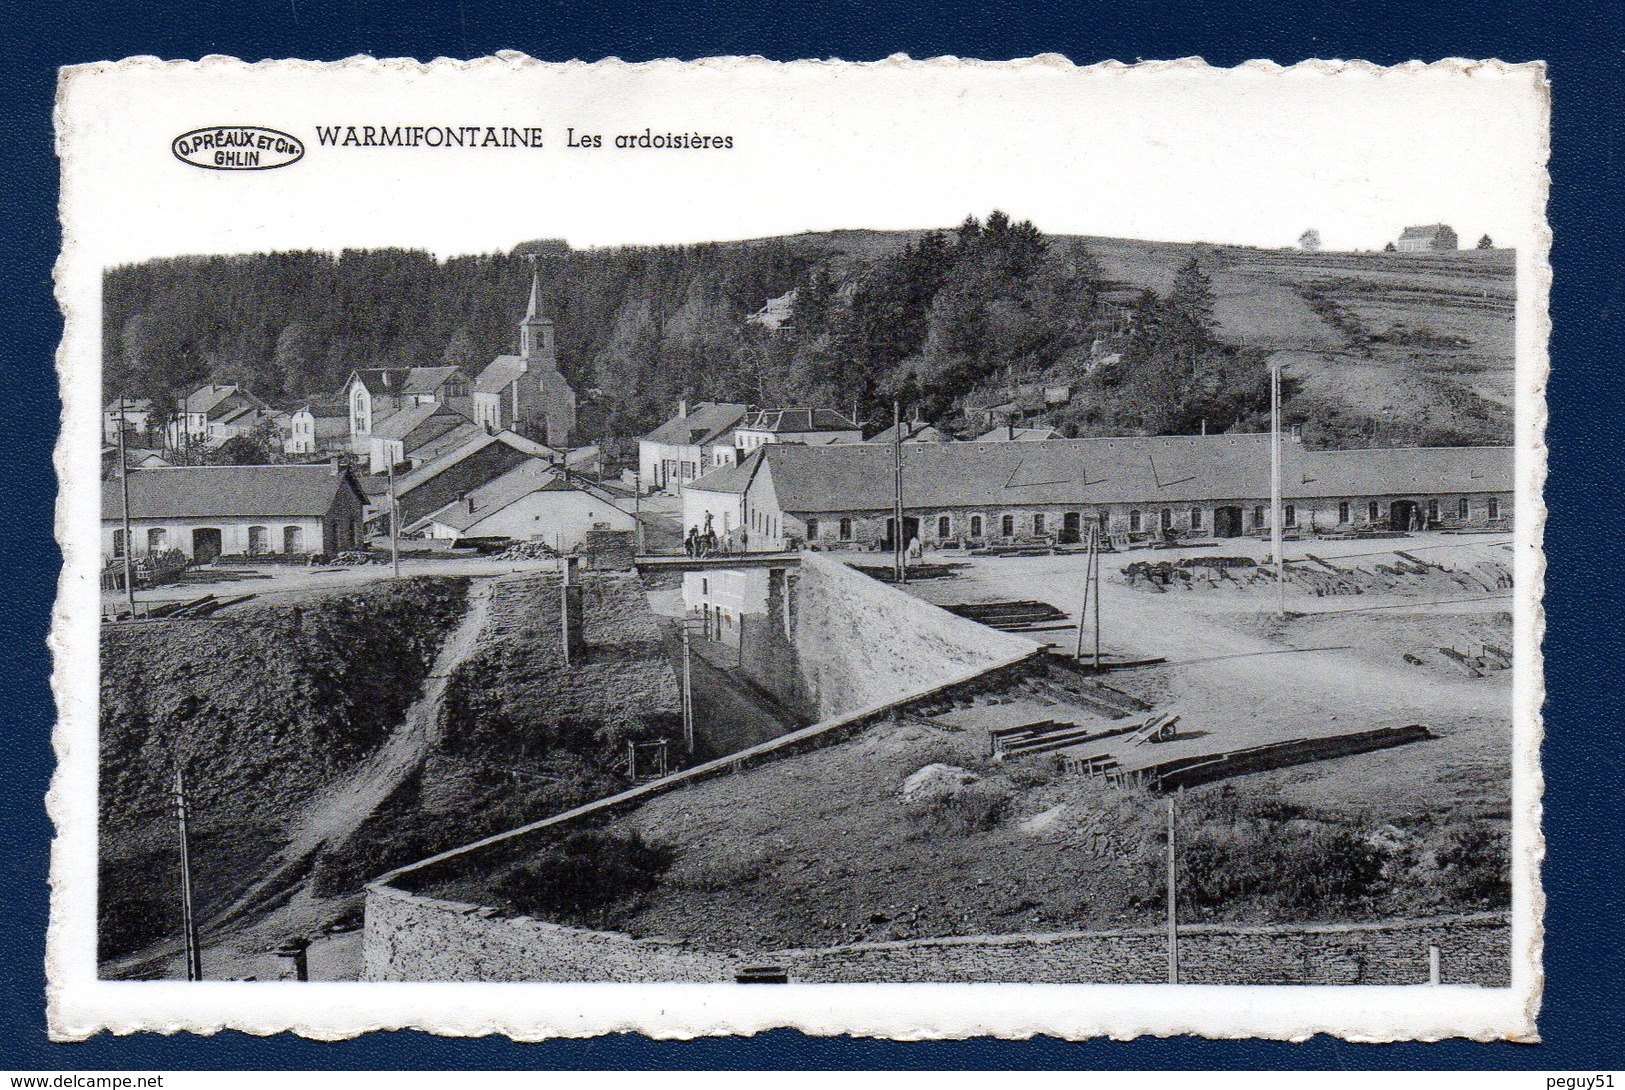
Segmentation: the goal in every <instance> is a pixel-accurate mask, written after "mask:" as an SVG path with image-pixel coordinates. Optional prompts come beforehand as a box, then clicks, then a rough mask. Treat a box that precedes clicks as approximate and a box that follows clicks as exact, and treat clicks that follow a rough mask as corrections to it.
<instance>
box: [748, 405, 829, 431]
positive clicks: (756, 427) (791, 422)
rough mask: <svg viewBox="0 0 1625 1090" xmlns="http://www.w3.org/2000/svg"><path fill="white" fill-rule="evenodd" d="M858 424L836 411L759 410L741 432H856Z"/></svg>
mask: <svg viewBox="0 0 1625 1090" xmlns="http://www.w3.org/2000/svg"><path fill="white" fill-rule="evenodd" d="M857 427H858V426H857V424H855V423H853V422H852V419H851V418H850V417H847V416H842V415H841V414H840V413H838V412H836V411H835V410H834V409H759V410H757V411H756V412H753V413H750V414H749V415H747V416H746V417H745V420H744V422H743V423H741V424H740V425H739V430H741V431H766V432H774V433H776V434H782V433H785V432H814V431H856V430H857Z"/></svg>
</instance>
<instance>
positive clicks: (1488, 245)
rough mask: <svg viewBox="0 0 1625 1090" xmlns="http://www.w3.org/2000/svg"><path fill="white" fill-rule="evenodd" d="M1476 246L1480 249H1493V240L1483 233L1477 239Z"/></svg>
mask: <svg viewBox="0 0 1625 1090" xmlns="http://www.w3.org/2000/svg"><path fill="white" fill-rule="evenodd" d="M1478 248H1479V249H1480V250H1493V249H1495V242H1494V240H1493V239H1491V238H1490V236H1489V235H1485V236H1484V237H1482V238H1480V239H1479V240H1478Z"/></svg>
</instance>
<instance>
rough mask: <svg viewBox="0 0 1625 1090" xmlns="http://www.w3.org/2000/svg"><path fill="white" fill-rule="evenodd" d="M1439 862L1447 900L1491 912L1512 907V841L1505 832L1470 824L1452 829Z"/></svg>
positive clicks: (1449, 831) (1441, 850)
mask: <svg viewBox="0 0 1625 1090" xmlns="http://www.w3.org/2000/svg"><path fill="white" fill-rule="evenodd" d="M1438 861H1439V869H1440V872H1441V874H1440V885H1441V886H1442V887H1443V890H1442V891H1443V892H1444V893H1445V894H1446V895H1447V896H1449V897H1452V898H1454V899H1457V900H1459V901H1464V902H1467V903H1469V904H1482V905H1487V906H1489V907H1491V908H1503V907H1505V906H1507V905H1509V904H1511V903H1512V839H1511V837H1509V836H1508V835H1507V833H1506V831H1505V830H1502V829H1495V828H1491V827H1489V826H1487V825H1483V824H1479V823H1470V822H1459V823H1457V824H1454V825H1451V826H1449V827H1448V828H1447V829H1446V830H1445V845H1444V847H1443V848H1441V849H1440V850H1439V852H1438Z"/></svg>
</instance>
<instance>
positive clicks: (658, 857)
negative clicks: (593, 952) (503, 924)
mask: <svg viewBox="0 0 1625 1090" xmlns="http://www.w3.org/2000/svg"><path fill="white" fill-rule="evenodd" d="M672 854H673V853H672V851H671V849H670V848H667V847H664V846H661V845H655V844H650V843H647V842H646V841H645V840H644V839H643V837H642V836H641V835H639V834H638V833H636V832H633V833H631V834H629V835H622V834H617V833H604V832H599V831H597V830H594V829H582V830H576V831H573V832H570V833H566V834H565V835H564V837H563V838H562V839H560V840H559V841H558V842H556V843H554V844H551V845H549V846H548V847H547V848H546V849H545V850H543V851H542V852H541V853H540V854H539V855H537V856H536V857H535V858H534V859H532V860H531V861H530V862H528V863H521V864H520V865H518V866H516V867H514V868H513V869H512V870H511V871H509V872H508V873H507V874H505V875H504V876H502V878H501V879H499V880H498V881H497V883H496V891H497V893H498V894H499V895H500V896H502V897H503V898H504V899H505V900H506V901H507V902H508V903H509V905H511V906H512V907H513V909H514V910H515V911H517V912H521V913H523V914H525V915H527V916H536V917H538V918H541V919H550V920H559V921H561V922H566V923H575V924H581V925H585V926H590V927H593V926H604V925H605V924H606V923H608V922H609V921H610V920H611V919H612V918H613V917H614V915H615V914H616V913H617V911H618V910H624V909H630V908H631V907H633V905H634V904H635V903H636V902H637V900H638V898H639V897H640V896H641V895H643V894H645V893H647V892H649V891H650V890H652V889H654V888H655V886H656V885H658V884H659V882H660V877H661V875H663V874H664V873H665V872H666V869H667V868H668V867H669V866H671V861H672Z"/></svg>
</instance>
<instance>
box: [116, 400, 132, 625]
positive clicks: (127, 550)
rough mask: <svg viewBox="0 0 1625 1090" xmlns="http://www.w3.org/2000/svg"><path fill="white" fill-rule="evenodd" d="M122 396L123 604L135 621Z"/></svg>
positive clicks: (120, 423)
mask: <svg viewBox="0 0 1625 1090" xmlns="http://www.w3.org/2000/svg"><path fill="white" fill-rule="evenodd" d="M126 400H128V399H127V398H126V397H125V396H124V395H123V394H120V395H119V399H118V486H119V496H120V499H121V501H122V506H123V508H124V604H125V605H127V606H129V607H130V620H132V621H133V620H135V559H134V557H135V537H134V535H133V533H132V531H131V530H130V460H129V458H128V457H126V456H125V452H124V432H125V430H126V428H125V421H124V403H125V401H126Z"/></svg>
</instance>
